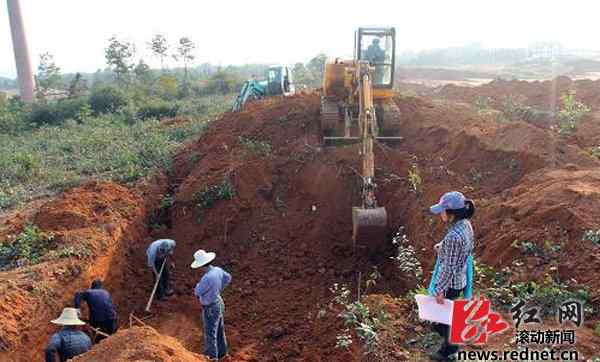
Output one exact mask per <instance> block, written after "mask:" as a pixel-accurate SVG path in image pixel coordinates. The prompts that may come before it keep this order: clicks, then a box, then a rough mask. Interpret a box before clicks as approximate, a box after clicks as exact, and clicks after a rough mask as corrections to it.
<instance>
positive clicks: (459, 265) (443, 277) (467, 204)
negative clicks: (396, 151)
mask: <svg viewBox="0 0 600 362" xmlns="http://www.w3.org/2000/svg"><path fill="white" fill-rule="evenodd" d="M430 210H431V212H432V213H434V214H436V215H440V217H441V218H442V221H444V222H445V223H447V224H448V231H447V233H446V236H445V237H444V239H443V240H442V241H441V242H440V243H438V244H436V246H435V248H436V250H437V252H438V257H437V260H436V263H435V269H434V271H433V275H432V277H431V283H430V284H429V294H431V295H433V296H435V299H436V301H437V302H438V303H439V304H444V299H446V298H447V299H451V300H453V299H457V298H458V297H459V296H460V295H461V294H463V296H464V297H465V299H471V295H472V288H473V249H474V233H473V226H472V225H471V222H470V221H469V219H470V218H471V217H473V215H474V214H475V205H474V204H473V201H472V200H469V199H467V198H465V196H464V195H463V194H462V193H460V192H458V191H452V192H448V193H446V194H444V195H443V196H442V198H441V199H440V202H439V203H437V204H435V205H433V206H431V208H430ZM436 331H437V332H438V333H439V334H440V335H441V336H442V337H443V338H444V342H443V344H442V347H441V348H440V350H439V351H438V352H436V353H435V354H434V355H432V356H431V357H432V359H434V360H438V361H445V360H448V359H449V358H451V356H452V355H455V354H456V352H458V346H456V345H451V344H449V342H448V340H449V336H450V326H448V325H445V324H439V325H436Z"/></svg>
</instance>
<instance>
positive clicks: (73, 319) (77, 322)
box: [50, 308, 85, 326]
mask: <svg viewBox="0 0 600 362" xmlns="http://www.w3.org/2000/svg"><path fill="white" fill-rule="evenodd" d="M50 322H52V323H54V324H60V325H61V326H84V325H85V322H84V321H82V320H81V319H79V316H78V315H77V309H75V308H65V309H63V311H62V313H61V315H60V317H58V318H57V319H55V320H52V321H50Z"/></svg>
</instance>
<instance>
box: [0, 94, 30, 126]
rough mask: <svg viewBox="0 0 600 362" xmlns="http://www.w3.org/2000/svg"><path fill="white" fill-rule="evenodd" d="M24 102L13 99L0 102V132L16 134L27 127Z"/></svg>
mask: <svg viewBox="0 0 600 362" xmlns="http://www.w3.org/2000/svg"><path fill="white" fill-rule="evenodd" d="M25 108H26V107H25V104H23V103H21V102H19V101H16V100H14V99H10V100H5V101H3V102H1V103H0V133H6V134H18V133H19V132H21V131H24V130H25V129H27V128H29V123H28V121H27V119H26V110H25Z"/></svg>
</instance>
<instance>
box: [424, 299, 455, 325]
mask: <svg viewBox="0 0 600 362" xmlns="http://www.w3.org/2000/svg"><path fill="white" fill-rule="evenodd" d="M415 300H416V301H417V306H418V307H419V319H422V320H426V321H430V322H437V323H442V324H446V325H451V324H452V310H453V307H454V302H453V301H451V300H450V299H444V304H438V303H437V302H436V301H435V297H433V296H431V295H422V294H417V295H415Z"/></svg>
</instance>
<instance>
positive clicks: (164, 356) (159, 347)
mask: <svg viewBox="0 0 600 362" xmlns="http://www.w3.org/2000/svg"><path fill="white" fill-rule="evenodd" d="M73 361H87V362H105V361H114V362H126V361H127V362H130V361H139V362H141V361H155V362H201V361H207V359H205V358H204V357H203V356H201V355H199V354H196V353H192V352H190V351H188V350H187V349H185V348H184V347H183V346H182V345H181V343H179V342H178V341H177V340H176V339H174V338H171V337H167V336H164V335H161V334H158V333H157V332H156V330H154V329H153V328H150V327H133V328H128V329H125V330H122V331H119V332H118V333H117V334H115V335H114V336H111V337H110V338H107V339H106V340H104V341H102V342H101V343H100V344H98V345H96V346H94V348H92V350H91V351H89V352H88V353H86V354H84V355H81V356H78V357H76V358H74V359H73Z"/></svg>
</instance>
